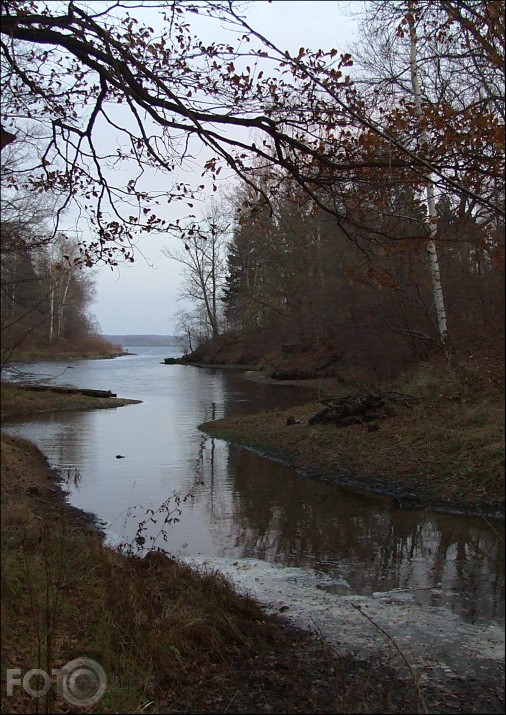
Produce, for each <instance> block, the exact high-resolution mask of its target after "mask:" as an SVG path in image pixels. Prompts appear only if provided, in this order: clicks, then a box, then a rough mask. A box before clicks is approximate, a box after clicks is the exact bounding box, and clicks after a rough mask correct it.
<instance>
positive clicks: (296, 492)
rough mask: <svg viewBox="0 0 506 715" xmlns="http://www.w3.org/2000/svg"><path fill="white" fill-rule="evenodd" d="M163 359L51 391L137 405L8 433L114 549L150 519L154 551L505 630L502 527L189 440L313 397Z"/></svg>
mask: <svg viewBox="0 0 506 715" xmlns="http://www.w3.org/2000/svg"><path fill="white" fill-rule="evenodd" d="M135 350H136V351H137V352H139V351H140V348H135ZM162 356H163V353H162V354H159V353H158V354H157V353H156V351H153V350H151V351H149V350H146V351H144V352H143V354H139V355H136V356H133V355H132V356H128V357H125V358H121V359H120V360H115V361H79V362H77V361H76V362H75V363H73V365H74V369H73V370H72V371H69V372H67V373H65V375H63V376H61V377H60V378H56V377H55V378H54V381H55V382H57V383H58V381H59V380H61V381H62V382H63V381H64V380H65V381H68V380H69V379H70V378H69V374H70V375H71V377H72V380H73V384H75V385H77V386H81V387H90V388H96V389H111V390H113V391H114V392H117V393H118V394H120V395H122V396H126V397H132V398H136V399H141V400H143V403H142V404H140V405H135V406H131V407H125V408H121V409H118V410H97V411H93V412H83V413H79V412H68V413H55V414H48V415H41V416H39V417H38V418H36V419H34V420H32V421H31V422H29V423H26V424H23V425H11V426H10V427H9V431H12V432H14V433H17V434H21V435H23V436H26V437H27V438H29V439H32V440H34V441H35V442H36V443H37V444H38V445H39V446H40V447H41V449H42V450H43V451H44V452H45V453H46V454H47V455H48V457H49V459H50V461H51V463H52V464H54V465H56V466H57V467H59V468H60V469H62V471H63V472H64V474H65V472H66V471H67V470H68V469H70V470H75V469H78V470H79V473H80V475H81V481H80V484H79V489H78V490H77V489H75V488H74V487H73V485H72V484H70V485H69V488H70V489H71V493H70V497H69V499H70V501H71V503H72V504H74V505H76V506H79V507H81V508H83V509H86V510H88V511H92V512H94V513H96V514H97V515H98V516H99V518H100V519H101V520H103V521H105V522H106V524H107V530H108V534H109V537H110V538H111V540H112V541H113V542H114V543H119V542H128V543H134V542H135V536H136V530H137V527H138V524H139V522H142V521H143V520H145V518H146V514H147V510H148V509H153V510H154V511H155V515H154V516H155V517H156V518H155V521H156V523H154V522H149V523H148V524H147V526H148V528H147V530H146V532H143V534H144V536H145V538H146V540H147V543H148V544H149V543H150V541H149V539H150V537H153V538H155V537H156V538H158V542H157V545H160V546H162V547H164V548H167V549H168V550H170V551H172V552H173V553H178V554H181V555H199V554H200V555H204V556H209V557H213V556H224V557H230V558H234V559H235V558H240V557H254V558H260V559H264V560H267V561H271V562H277V563H280V564H284V565H288V566H299V567H304V568H311V569H315V570H317V571H319V572H323V573H325V574H328V575H329V576H331V577H332V578H333V579H334V583H333V584H332V585H330V586H328V589H329V590H333V591H335V592H338V593H350V594H351V593H353V594H364V595H370V594H372V593H375V592H378V591H383V592H384V591H390V590H393V589H409V594H410V595H409V597H411V598H413V600H414V601H416V602H418V603H420V604H425V605H438V606H440V605H445V606H447V607H449V608H451V609H452V610H454V611H455V612H458V613H459V614H461V615H462V616H463V617H465V618H466V619H467V620H469V621H472V622H476V621H478V620H481V619H495V620H497V621H502V620H503V618H504V605H503V604H504V538H503V534H504V526H503V524H499V523H496V522H494V523H493V524H491V525H489V524H487V522H486V521H484V520H483V519H478V518H469V517H461V516H454V515H448V514H439V513H434V512H424V511H401V510H398V509H395V506H394V504H393V502H392V500H390V499H388V498H385V497H382V496H378V495H372V494H367V493H362V492H358V491H353V490H351V489H345V488H337V487H335V486H333V485H331V484H328V483H325V482H318V481H315V480H310V479H307V478H304V477H301V476H300V475H297V474H296V473H295V472H294V471H293V470H291V469H289V468H288V467H286V466H284V465H282V464H279V463H276V462H273V461H270V460H266V459H265V458H263V457H261V456H260V455H257V454H255V453H253V452H250V451H246V450H243V449H239V448H236V447H233V446H229V445H228V444H226V443H225V442H223V441H222V440H219V439H215V438H212V437H209V436H207V435H205V434H203V433H201V432H200V431H199V430H198V429H197V425H198V424H200V423H201V422H203V421H207V420H211V419H216V418H219V417H221V416H223V415H225V414H237V413H241V412H252V411H256V410H260V409H265V408H276V407H279V408H282V407H287V406H289V405H292V404H296V403H297V402H299V401H300V400H301V398H303V397H305V396H309V394H310V393H306V394H305V393H303V392H299V391H297V390H291V389H290V388H286V387H275V388H272V387H270V386H268V385H263V384H258V383H254V382H248V381H246V380H244V379H242V377H241V375H240V374H237V373H234V372H227V371H222V370H216V369H210V370H207V369H206V370H200V369H195V368H191V367H185V366H178V365H176V366H164V365H160V361H161V359H162ZM51 369H52V370H53V372H57V370H55V369H54V366H53V365H51V364H50V363H49V364H44V363H42V364H40V363H34V364H33V365H32V366H31V371H32V372H34V373H36V372H37V370H38V371H39V372H40V373H44V372H45V373H49V372H50V371H51ZM311 397H312V395H311ZM117 454H122V455H125V459H122V460H117V459H116V455H117ZM163 503H166V504H167V505H168V508H169V510H171V509H172V510H173V511H171V514H173V516H174V517H177V518H179V511H178V510H180V511H181V513H180V521H173V520H172V522H171V523H170V524H168V525H166V526H167V528H166V529H165V534H164V535H162V536H161V535H160V528H161V525H163V520H164V518H165V517H166V515H167V512H163V513H162V514H158V512H157V510H158V508H159V507H160V505H162V504H163ZM498 532H499V533H498ZM406 597H408V593H407V595H406Z"/></svg>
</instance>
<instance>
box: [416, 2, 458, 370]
mask: <svg viewBox="0 0 506 715" xmlns="http://www.w3.org/2000/svg"><path fill="white" fill-rule="evenodd" d="M408 12H409V14H408V22H409V38H410V68H411V86H412V89H413V96H414V98H415V111H416V116H417V119H418V121H419V123H420V139H421V143H422V145H425V146H428V143H429V137H428V134H427V130H426V129H425V127H424V126H423V121H422V120H423V110H422V93H421V90H420V82H419V80H418V64H417V52H416V49H417V48H416V42H417V41H416V29H415V18H414V15H413V3H409V6H408ZM425 180H426V193H427V209H428V214H429V240H428V242H427V254H428V257H429V270H430V275H431V278H432V292H433V295H434V310H435V313H436V320H437V326H438V330H439V336H440V338H441V343H442V345H443V347H444V349H445V353H446V355H447V357H448V352H447V336H448V327H447V320H446V309H445V304H444V297H443V286H442V285H441V273H440V271H439V261H438V256H437V249H436V243H435V240H434V239H435V237H436V234H437V222H438V217H437V212H436V200H435V196H434V183H433V181H432V176H431V174H430V173H427V174H425Z"/></svg>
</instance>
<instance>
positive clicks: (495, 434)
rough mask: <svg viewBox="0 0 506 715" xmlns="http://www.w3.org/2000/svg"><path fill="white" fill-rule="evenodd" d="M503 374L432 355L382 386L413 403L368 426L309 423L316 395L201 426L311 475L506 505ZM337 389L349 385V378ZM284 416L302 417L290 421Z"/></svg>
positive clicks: (432, 498)
mask: <svg viewBox="0 0 506 715" xmlns="http://www.w3.org/2000/svg"><path fill="white" fill-rule="evenodd" d="M501 377H502V374H501V373H499V372H497V371H496V369H495V367H494V369H490V371H487V369H486V367H484V366H483V363H481V364H480V366H479V367H478V366H476V368H475V367H473V365H472V364H470V363H467V364H461V365H459V367H458V368H456V369H454V368H452V369H450V368H448V367H446V366H445V365H442V364H440V362H437V361H435V360H433V361H432V362H430V363H428V364H426V365H422V366H420V367H418V368H416V369H412V370H411V371H410V372H409V373H407V374H405V375H404V376H403V377H401V378H398V379H397V380H396V381H395V382H392V383H390V384H389V385H388V387H389V388H390V389H393V390H397V391H400V392H403V393H408V394H411V395H413V396H415V397H416V398H418V403H417V404H416V406H414V407H413V408H411V409H408V408H406V407H399V408H398V409H397V414H396V415H394V416H392V417H389V418H386V419H384V420H381V421H380V423H379V424H378V427H379V429H378V430H377V431H374V432H369V431H368V429H367V426H366V425H350V426H349V427H345V428H338V427H336V426H335V425H309V424H307V420H308V419H309V418H310V417H311V416H312V415H314V414H315V413H316V412H317V411H318V410H319V409H320V408H321V406H320V405H319V404H318V403H317V402H316V401H315V402H314V403H313V404H311V403H310V404H305V405H301V406H300V407H299V408H297V409H294V408H291V409H290V410H288V411H286V412H279V411H273V412H270V413H268V414H265V413H264V414H262V415H252V416H242V417H236V418H229V419H224V420H218V421H216V422H211V423H206V424H205V425H203V426H202V427H203V429H204V430H205V431H207V432H209V433H211V434H214V435H217V436H220V437H224V438H226V439H229V440H232V441H234V442H236V443H239V444H241V445H244V446H248V447H252V448H254V449H257V450H260V451H262V452H266V453H268V454H270V455H272V456H275V457H278V458H280V459H283V460H284V461H286V462H288V463H289V464H290V465H292V466H294V467H295V468H297V469H299V470H302V471H305V472H309V473H310V474H312V475H316V476H320V477H322V478H325V479H330V480H332V481H337V482H344V483H350V482H351V483H356V484H360V485H362V486H364V487H366V488H371V489H375V490H379V491H383V492H386V493H391V494H393V495H395V496H397V497H398V498H399V499H400V500H401V502H404V503H411V504H417V503H423V504H424V505H432V506H435V507H443V508H445V509H456V510H460V509H462V510H471V511H477V512H480V511H483V512H488V513H494V514H495V513H502V514H504V402H503V397H502V396H503V388H502V387H501V384H500V383H501ZM332 384H333V385H334V390H336V391H337V390H338V389H339V387H338V383H336V382H335V381H334V382H333V383H332ZM326 385H327V390H328V389H329V387H328V385H329V383H328V382H327V383H326ZM286 389H290V388H286ZM330 389H332V388H330ZM340 389H341V393H342V394H348V393H347V390H349V387H346V388H343V387H341V388H340ZM371 389H373V388H371ZM376 389H377V385H376ZM290 416H294V417H295V419H296V420H299V421H300V422H299V423H296V424H292V425H287V419H288V417H290Z"/></svg>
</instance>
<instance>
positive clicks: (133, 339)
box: [101, 335, 179, 346]
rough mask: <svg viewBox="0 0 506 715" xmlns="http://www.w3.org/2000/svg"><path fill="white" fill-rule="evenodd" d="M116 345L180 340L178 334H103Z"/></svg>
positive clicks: (157, 343)
mask: <svg viewBox="0 0 506 715" xmlns="http://www.w3.org/2000/svg"><path fill="white" fill-rule="evenodd" d="M101 337H102V338H105V340H107V341H108V342H110V343H113V344H114V345H122V346H124V345H160V346H169V345H175V344H177V343H178V341H179V337H178V336H177V335H102V336H101Z"/></svg>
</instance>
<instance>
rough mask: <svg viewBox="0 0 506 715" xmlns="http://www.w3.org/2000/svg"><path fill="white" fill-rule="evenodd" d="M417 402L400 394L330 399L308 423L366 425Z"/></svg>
mask: <svg viewBox="0 0 506 715" xmlns="http://www.w3.org/2000/svg"><path fill="white" fill-rule="evenodd" d="M416 402H417V399H416V397H413V396H412V395H403V394H401V393H399V392H380V393H377V394H367V395H348V396H347V397H339V398H336V397H328V398H325V399H321V400H320V403H321V404H322V405H325V407H324V409H322V410H320V411H319V412H317V413H316V414H315V415H313V416H312V417H310V418H309V420H308V422H309V424H310V425H316V424H335V425H337V426H338V427H347V426H348V425H352V424H365V423H370V422H374V421H375V420H378V419H385V418H386V417H395V415H396V414H397V410H396V408H397V406H399V405H401V406H403V407H408V408H410V407H412V406H413V405H414V404H415V403H416ZM371 431H372V430H371Z"/></svg>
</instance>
